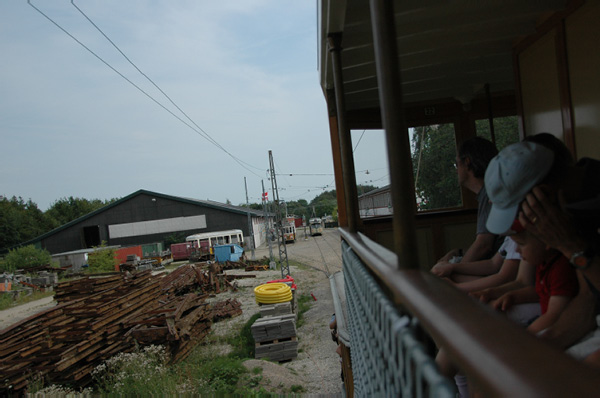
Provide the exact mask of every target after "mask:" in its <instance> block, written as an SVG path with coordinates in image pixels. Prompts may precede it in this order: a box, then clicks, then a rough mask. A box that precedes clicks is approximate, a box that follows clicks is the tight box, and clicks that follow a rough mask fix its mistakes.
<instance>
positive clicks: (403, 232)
mask: <svg viewBox="0 0 600 398" xmlns="http://www.w3.org/2000/svg"><path fill="white" fill-rule="evenodd" d="M370 5H371V25H372V27H373V43H374V47H375V62H376V65H377V83H378V87H379V102H380V104H381V105H380V106H381V119H382V122H383V128H384V129H385V136H386V141H387V150H388V161H389V165H390V182H391V186H390V193H391V196H392V206H393V209H394V219H393V226H394V250H395V252H396V255H397V256H398V267H399V268H418V267H419V259H418V254H417V241H416V238H415V192H414V189H413V186H414V185H413V178H412V167H411V155H410V142H409V138H408V129H407V126H406V121H405V119H404V106H403V103H402V79H401V76H400V63H399V61H398V49H397V47H396V29H395V26H394V7H393V2H391V1H388V0H371V2H370Z"/></svg>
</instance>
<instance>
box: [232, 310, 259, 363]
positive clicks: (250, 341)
mask: <svg viewBox="0 0 600 398" xmlns="http://www.w3.org/2000/svg"><path fill="white" fill-rule="evenodd" d="M258 318H260V313H258V314H254V315H253V316H252V317H251V318H250V319H248V321H247V322H246V324H245V325H244V326H243V327H242V330H241V331H240V333H239V334H237V335H233V336H231V337H229V338H228V339H227V342H228V343H229V344H230V345H231V346H232V347H233V351H232V352H231V353H230V354H229V356H230V357H232V358H240V359H246V358H254V337H252V329H251V327H252V324H254V322H255V321H256V320H257V319H258Z"/></svg>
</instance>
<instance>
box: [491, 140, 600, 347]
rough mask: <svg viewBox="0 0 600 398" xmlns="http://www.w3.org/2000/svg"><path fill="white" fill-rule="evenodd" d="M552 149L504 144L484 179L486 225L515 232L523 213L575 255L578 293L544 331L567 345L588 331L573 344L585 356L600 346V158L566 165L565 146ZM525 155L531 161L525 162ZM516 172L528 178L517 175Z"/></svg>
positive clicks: (530, 224) (547, 238)
mask: <svg viewBox="0 0 600 398" xmlns="http://www.w3.org/2000/svg"><path fill="white" fill-rule="evenodd" d="M535 137H536V136H533V137H531V140H532V141H534V140H535ZM565 149H566V148H565ZM553 150H554V152H553V151H550V150H548V149H547V148H546V147H544V146H542V145H539V144H535V143H533V142H522V143H518V144H514V145H513V146H511V147H507V148H505V150H503V151H502V152H501V153H500V154H499V155H498V157H497V158H495V159H493V160H492V161H491V162H490V167H489V168H488V170H487V171H486V177H485V183H486V187H487V189H488V193H489V196H490V199H491V201H492V203H493V205H492V209H491V211H490V217H489V218H488V223H487V227H488V229H489V230H490V231H492V232H496V233H499V234H506V233H510V228H511V225H512V223H513V222H514V220H515V218H517V217H518V219H519V224H521V225H522V226H523V227H525V228H526V229H527V230H528V231H529V232H530V233H532V234H534V235H535V236H536V237H538V239H540V240H541V241H542V242H544V243H545V244H546V245H547V247H552V248H554V249H556V250H558V251H559V252H561V253H562V254H563V255H564V256H565V257H566V258H568V259H569V260H570V263H571V265H572V267H574V268H575V269H576V270H577V274H578V279H579V286H580V289H579V294H578V295H577V297H576V298H575V299H573V300H572V301H571V302H570V303H569V305H568V307H567V308H566V309H565V310H564V311H563V312H562V314H561V316H560V318H559V320H558V321H557V322H556V323H555V324H554V325H553V326H552V327H550V328H548V329H546V330H545V332H544V333H543V335H542V337H543V338H544V339H545V340H547V341H549V342H551V343H553V344H555V345H557V346H559V347H561V348H567V347H569V346H571V345H572V344H573V343H575V342H577V341H578V340H579V339H581V338H582V337H584V336H585V338H584V339H582V341H581V342H580V343H578V344H576V345H575V346H573V347H571V348H570V349H569V350H568V352H569V353H571V354H572V355H573V356H575V357H576V358H579V359H583V358H585V357H586V356H588V355H589V354H590V353H592V352H594V351H595V350H598V349H600V328H599V329H597V330H595V331H592V332H591V333H589V334H588V335H587V336H586V333H588V332H589V331H590V330H592V329H594V328H595V326H596V324H597V325H600V317H599V318H597V319H596V321H595V320H594V318H595V316H596V315H597V312H596V310H597V309H598V308H600V307H598V304H600V293H599V288H600V263H599V260H598V247H599V243H600V238H599V235H598V226H599V220H600V217H599V214H600V200H599V196H598V195H599V193H600V181H599V179H600V162H598V161H596V160H592V159H582V160H581V161H580V162H579V163H578V164H577V165H576V166H574V167H573V166H570V165H569V166H565V164H564V162H563V164H562V165H561V161H563V159H561V158H562V157H561V156H556V154H557V153H560V152H557V150H556V149H555V148H553ZM505 151H506V152H505ZM511 158H512V159H513V160H511ZM519 158H522V159H523V160H519ZM526 159H529V163H530V165H529V166H524V164H525V162H526ZM531 163H533V164H534V165H533V166H532V165H531ZM514 173H523V174H521V176H526V177H527V178H516V177H518V174H514ZM511 177H512V178H513V179H514V180H515V181H512V180H511ZM567 203H569V204H567Z"/></svg>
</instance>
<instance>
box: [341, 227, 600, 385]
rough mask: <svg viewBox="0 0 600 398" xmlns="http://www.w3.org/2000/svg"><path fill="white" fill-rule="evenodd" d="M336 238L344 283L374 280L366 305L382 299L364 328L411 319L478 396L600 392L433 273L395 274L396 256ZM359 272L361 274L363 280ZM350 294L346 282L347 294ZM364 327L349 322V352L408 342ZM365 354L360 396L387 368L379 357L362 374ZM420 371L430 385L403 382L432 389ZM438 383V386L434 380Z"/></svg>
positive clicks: (558, 355) (556, 355)
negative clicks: (367, 344)
mask: <svg viewBox="0 0 600 398" xmlns="http://www.w3.org/2000/svg"><path fill="white" fill-rule="evenodd" d="M340 231H341V236H342V240H343V242H342V247H343V249H344V254H345V256H344V274H345V278H346V279H348V276H350V275H352V274H354V275H357V276H358V280H365V279H369V278H372V280H373V281H375V283H376V284H377V287H376V291H377V293H376V294H375V295H373V297H370V298H368V299H367V300H369V301H373V300H380V301H382V303H383V304H379V305H377V306H376V308H378V311H379V313H374V314H369V317H373V316H374V317H375V318H374V319H373V320H372V321H370V322H369V325H368V326H369V327H374V328H376V329H377V328H379V329H390V323H389V316H390V314H393V313H398V314H399V316H408V317H409V318H410V319H411V321H410V323H413V324H414V323H415V322H416V320H418V323H419V324H420V325H421V327H422V328H423V329H424V330H425V331H426V332H427V333H428V334H429V335H430V336H431V337H432V338H433V339H434V340H435V341H436V342H437V343H438V344H439V345H440V346H442V347H444V348H445V349H446V350H447V352H448V354H449V355H450V357H451V358H452V359H453V360H454V362H455V363H456V365H457V366H458V367H459V368H461V369H462V370H463V372H464V373H465V374H466V375H467V377H468V378H469V379H470V380H471V381H472V382H474V383H475V385H476V386H477V388H478V390H479V391H481V393H482V394H483V396H505V397H506V396H511V397H517V396H527V397H538V396H539V397H563V396H596V395H597V393H598V391H600V372H598V371H596V370H594V369H592V368H590V367H588V366H586V365H584V364H582V363H580V362H577V361H576V360H575V359H573V358H571V357H569V356H567V355H566V354H565V353H563V352H562V351H560V350H558V349H555V348H553V347H550V346H548V345H546V344H544V343H543V342H541V341H539V340H538V339H536V338H535V337H534V336H532V335H530V334H528V333H527V332H526V331H525V330H524V329H522V328H520V327H519V326H517V325H516V324H513V323H512V322H510V321H508V320H507V319H506V318H505V317H503V316H502V315H501V314H498V313H496V312H494V311H493V310H492V309H490V308H489V307H487V306H485V305H482V304H480V303H478V302H476V301H475V300H473V299H471V298H470V297H469V296H467V295H466V294H464V293H463V292H461V291H459V290H458V289H456V288H454V287H453V286H451V285H450V284H448V283H446V282H444V281H443V280H441V279H439V278H437V277H435V276H433V275H432V274H429V273H427V272H424V271H421V270H418V269H406V270H399V269H398V267H397V265H396V264H397V258H396V255H395V254H394V253H392V252H391V251H389V250H387V249H385V248H383V247H382V246H380V245H378V244H377V243H375V242H373V241H371V240H370V239H368V238H367V237H365V236H364V235H362V234H360V233H351V232H349V231H348V230H347V229H344V228H340ZM353 258H355V259H357V260H358V261H355V260H353ZM357 264H358V266H357ZM357 267H358V268H357ZM352 268H354V269H352ZM357 273H358V274H357ZM360 273H363V274H362V276H361V275H360ZM346 274H348V275H346ZM350 278H352V276H350ZM355 279H356V277H355ZM367 285H368V284H365V283H362V284H361V283H355V284H353V285H351V289H358V290H361V289H362V290H364V289H365V286H367ZM349 289H350V287H349V286H348V283H346V294H348V290H349ZM357 293H358V294H363V295H364V296H365V297H369V296H368V295H369V294H372V292H368V291H361V292H357ZM386 303H389V304H386ZM371 304H372V303H371ZM371 304H370V305H371ZM357 305H358V303H356V302H352V301H351V300H350V299H349V302H348V307H349V308H348V311H349V312H350V313H356V311H357V310H358V308H357ZM372 308H375V307H373V306H372ZM362 311H365V310H364V309H363V310H362ZM363 322H364V319H363ZM364 326H365V325H360V324H359V325H356V324H353V322H352V321H351V322H350V328H351V336H352V342H351V349H352V350H353V351H357V350H358V351H360V343H362V342H363V341H371V340H373V339H377V338H379V337H380V336H384V335H390V334H391V337H390V338H391V339H392V340H394V339H396V340H397V339H402V338H406V337H405V336H404V332H403V330H404V329H403V328H400V327H398V328H396V329H397V330H376V331H375V332H372V331H369V329H367V328H365V327H364ZM382 344H384V343H383V342H382ZM369 355H371V354H369V353H362V352H353V353H352V362H353V363H352V370H353V377H354V385H355V387H358V388H357V389H356V391H357V393H359V392H360V391H361V388H363V387H364V388H367V389H368V388H371V387H372V386H373V382H374V381H373V380H370V378H371V377H372V376H371V375H372V374H374V373H375V374H377V373H381V374H383V373H384V371H385V368H386V365H387V363H386V362H388V361H387V360H385V361H384V360H383V359H382V358H383V357H380V361H379V362H378V361H377V360H376V361H370V362H369V364H368V365H369V366H375V367H376V368H375V369H367V368H366V367H365V365H366V363H365V362H364V360H363V359H362V358H365V357H368V356H369ZM387 355H391V354H390V353H388V354H387ZM396 355H401V353H396ZM399 361H403V359H399ZM423 361H424V360H423ZM425 362H427V361H425ZM425 371H426V373H427V374H429V379H430V380H429V381H428V380H421V381H419V380H417V381H414V380H413V381H410V380H408V381H407V380H406V379H405V380H404V384H406V383H407V382H408V383H411V382H412V383H416V384H421V383H422V382H425V383H426V384H427V383H429V384H430V383H431V380H434V381H435V380H437V379H436V377H437V376H435V375H431V372H432V369H431V368H430V367H429V366H427V367H426V368H425ZM396 378H397V380H396V381H394V382H398V383H402V382H403V380H402V379H404V377H403V376H402V375H401V374H400V373H398V374H397V376H396ZM436 383H441V382H439V380H438V381H437V382H436ZM370 386H371V387H370ZM434 387H435V385H434ZM402 388H406V386H403V387H402ZM362 391H363V392H365V391H374V390H362ZM385 395H390V394H389V393H386V394H385Z"/></svg>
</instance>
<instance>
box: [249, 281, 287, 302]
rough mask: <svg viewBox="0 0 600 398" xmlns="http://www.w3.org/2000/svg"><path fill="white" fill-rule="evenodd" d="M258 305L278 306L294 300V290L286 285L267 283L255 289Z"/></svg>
mask: <svg viewBox="0 0 600 398" xmlns="http://www.w3.org/2000/svg"><path fill="white" fill-rule="evenodd" d="M254 296H255V297H256V302H257V303H262V304H277V303H285V302H287V301H291V300H292V289H291V288H290V287H289V286H288V285H286V284H285V283H267V284H264V285H259V286H256V287H255V288H254Z"/></svg>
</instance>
